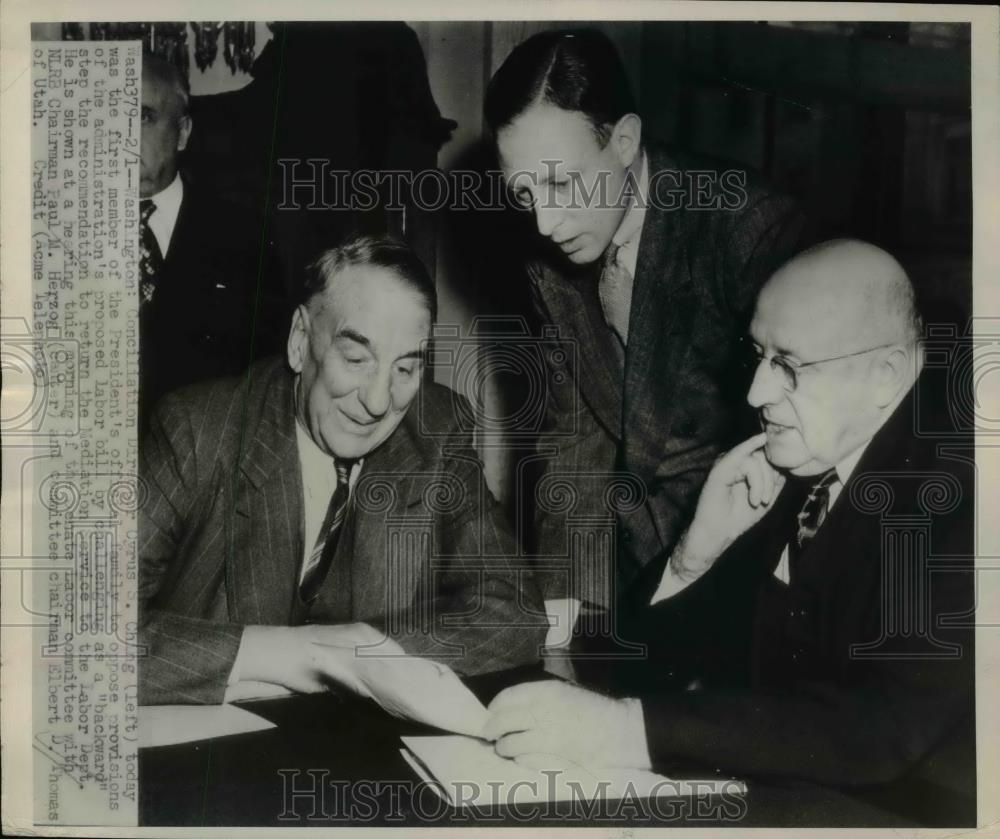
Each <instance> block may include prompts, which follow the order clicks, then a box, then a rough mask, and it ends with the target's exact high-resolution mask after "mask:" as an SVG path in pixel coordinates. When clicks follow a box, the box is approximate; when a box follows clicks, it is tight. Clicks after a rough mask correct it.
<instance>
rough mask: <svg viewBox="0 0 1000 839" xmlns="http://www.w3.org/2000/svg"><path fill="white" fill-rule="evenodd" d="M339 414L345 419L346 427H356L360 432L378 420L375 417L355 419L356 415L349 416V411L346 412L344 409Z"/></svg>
mask: <svg viewBox="0 0 1000 839" xmlns="http://www.w3.org/2000/svg"><path fill="white" fill-rule="evenodd" d="M340 414H341V416H343V417H344V419H345V420H346V422H347V425H348V427H353V428H356V429H358V430H359V431H362V432H364V431H368V430H370V429H371V428H372V427H374V426H376V425H378V420H377V419H373V420H361V419H357V418H356V417H353V416H351V415H350V414H349V413H347V412H346V411H343V410H342V411H341V412H340Z"/></svg>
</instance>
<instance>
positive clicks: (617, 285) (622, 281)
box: [597, 242, 632, 345]
mask: <svg viewBox="0 0 1000 839" xmlns="http://www.w3.org/2000/svg"><path fill="white" fill-rule="evenodd" d="M619 250H620V247H619V246H618V245H616V244H615V243H614V242H612V243H611V244H610V245H608V249H607V251H605V253H604V259H603V260H602V262H601V279H600V281H599V282H598V285H597V293H598V296H599V297H600V298H601V308H602V309H603V310H604V320H605V321H606V322H607V324H608V326H610V327H611V328H612V329H613V330H614V332H615V334H616V335H617V336H618V339H619V340H620V341H621V342H622V345H625V344H627V343H628V318H629V312H630V311H631V309H632V275H631V273H629V270H628V268H626V267H625V266H624V265H622V264H621V263H620V262H619V261H618V251H619Z"/></svg>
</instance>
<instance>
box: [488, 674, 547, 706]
mask: <svg viewBox="0 0 1000 839" xmlns="http://www.w3.org/2000/svg"><path fill="white" fill-rule="evenodd" d="M559 684H560V683H559V682H557V681H544V682H523V683H521V684H519V685H514V686H513V687H509V688H505V689H504V690H502V691H500V693H498V694H497V695H496V696H494V697H493V701H492V702H490V704H489V705H488V706H487V710H488V711H489V712H490V713H493V712H495V711H506V710H508V709H510V708H515V707H517V706H518V705H533V704H535V703H538V702H544V701H546V700H548V699H550V698H551V695H552V690H553V687H556V686H558V685H559Z"/></svg>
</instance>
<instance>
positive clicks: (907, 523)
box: [614, 376, 975, 814]
mask: <svg viewBox="0 0 1000 839" xmlns="http://www.w3.org/2000/svg"><path fill="white" fill-rule="evenodd" d="M927 381H928V379H927V377H926V376H924V377H922V378H921V379H920V380H918V385H917V387H916V388H915V391H914V392H911V394H910V395H909V396H908V397H907V398H906V399H905V400H904V401H903V402H902V403H901V404H900V406H899V407H898V409H897V410H896V411H895V412H894V414H893V415H892V416H891V417H890V419H889V420H888V421H887V422H886V423H885V425H883V427H882V428H881V429H880V430H879V431H878V433H877V434H876V435H875V436H874V438H873V439H872V440H871V442H870V443H869V445H868V447H867V448H866V450H865V452H864V454H863V455H862V457H861V460H860V461H859V462H858V465H857V467H856V468H855V470H854V472H853V473H852V475H851V476H850V478H849V479H848V481H847V484H846V485H845V486H844V487H843V489H842V492H841V495H840V497H839V498H838V499H837V501H836V503H835V504H834V505H833V506H832V508H831V509H830V512H829V514H828V516H827V518H826V520H825V522H824V524H823V525H822V527H821V528H820V529H819V531H818V532H817V534H816V536H815V537H814V538H813V540H812V541H811V542H810V543H809V545H808V546H807V548H806V550H805V552H804V554H803V555H802V557H801V563H800V567H801V570H800V571H799V572H798V573H796V574H795V575H794V576H793V579H792V582H791V584H790V585H785V584H784V583H782V582H780V581H778V580H777V578H776V577H775V576H774V573H773V572H774V569H775V567H776V566H777V564H778V562H779V559H780V557H781V554H782V551H783V549H784V547H785V545H786V544H787V541H788V539H789V538H790V536H791V534H792V533H794V532H795V518H796V514H797V512H798V511H799V510H800V509H801V507H802V503H803V501H804V498H805V494H806V493H807V492H808V487H809V482H808V481H806V482H796V481H789V482H788V483H787V484H786V485H785V487H784V488H783V490H782V492H781V494H780V495H779V497H778V499H776V501H775V506H774V508H773V509H772V510H771V511H770V512H769V513H768V514H767V515H765V517H764V518H763V519H761V521H760V522H758V524H757V525H756V526H755V527H753V528H751V529H750V530H749V531H748V532H747V533H746V534H744V536H743V537H741V538H740V539H738V540H737V541H736V542H735V543H734V544H733V545H732V546H731V547H730V549H729V550H728V551H727V552H725V553H724V554H723V555H722V556H721V557H720V558H719V559H718V560H717V562H716V564H715V565H714V566H713V567H712V568H711V569H710V570H709V571H708V572H707V573H706V574H705V575H703V576H702V577H701V578H700V579H698V580H697V581H695V582H694V583H693V584H691V585H690V586H689V587H688V588H686V589H684V590H683V591H681V592H680V593H678V594H676V595H674V596H673V597H671V598H668V599H667V600H665V601H661V602H660V603H658V604H656V605H655V606H652V607H646V608H645V609H644V610H642V609H640V608H639V606H638V604H639V603H647V604H648V603H649V601H650V599H651V596H652V594H653V592H654V591H655V589H656V585H657V583H658V581H659V578H660V575H661V573H662V570H663V567H664V565H665V558H664V557H661V558H660V560H659V561H658V562H656V563H652V564H650V565H649V566H648V567H647V570H646V571H645V572H644V574H643V576H642V577H640V578H639V580H638V581H637V583H636V586H635V589H634V590H633V591H632V592H630V598H634V600H633V604H632V609H633V610H634V612H633V613H634V614H638V616H639V617H638V618H637V619H636V621H635V623H634V625H633V626H631V627H629V628H628V629H627V630H626V631H625V634H626V635H627V636H628V637H630V638H632V640H642V641H644V642H645V643H647V645H648V652H649V660H648V661H647V662H645V663H644V664H642V665H637V666H634V667H633V668H631V674H630V676H631V677H630V678H623V677H622V673H621V672H618V673H617V674H615V679H614V680H615V681H616V682H617V683H618V686H619V689H620V690H623V691H625V692H628V693H633V694H635V693H639V694H645V698H644V699H643V708H644V712H645V719H646V729H647V735H648V742H649V748H650V754H651V755H652V757H653V762H654V765H655V766H656V767H658V768H659V769H660V770H661V771H666V768H667V767H669V766H672V765H675V764H677V763H690V762H692V761H694V762H697V763H699V764H702V765H705V766H708V767H712V768H721V769H723V770H725V771H728V772H732V773H735V774H739V775H743V776H748V775H749V776H784V777H790V778H799V779H807V780H812V781H818V782H823V783H828V784H836V785H844V786H855V785H863V784H874V783H882V782H886V781H890V780H892V779H894V778H897V777H899V776H901V775H902V774H903V773H904V772H905V771H906V770H908V769H910V768H911V767H913V766H915V765H916V764H917V763H918V761H919V762H920V766H921V768H920V771H921V772H924V770H927V771H926V772H925V773H924V777H926V778H930V777H933V778H934V779H936V783H938V784H939V785H942V786H951V787H952V788H955V787H960V786H962V785H963V784H966V783H970V784H971V785H972V787H971V789H972V792H971V793H970V792H969V790H968V788H966V789H965V790H963V792H964V793H965V794H966V795H969V794H971V795H972V796H973V798H974V783H975V751H974V744H975V740H974V731H973V729H972V726H974V719H975V717H974V714H975V706H974V676H975V673H974V666H975V656H974V647H973V640H974V634H973V620H972V616H973V609H974V605H975V599H974V577H973V572H972V561H973V556H974V528H973V524H974V523H973V510H974V506H975V504H974V499H975V495H974V484H973V468H974V467H973V463H974V461H973V443H972V438H971V436H964V437H963V436H962V435H954V436H951V437H946V438H940V437H936V436H925V434H926V431H927V430H928V429H939V428H941V427H942V426H941V425H940V424H939V423H933V422H927V416H928V415H929V414H933V413H935V412H937V411H939V409H940V408H942V407H943V406H944V405H945V404H946V403H945V402H943V400H941V399H938V398H937V397H938V394H928V392H927V389H926V388H925V387H923V385H924V383H926V382H927ZM915 395H919V396H920V399H919V400H917V399H915ZM935 406H936V407H935ZM918 407H919V411H918ZM692 679H694V680H697V681H696V682H695V686H696V687H697V686H698V685H700V688H699V689H694V690H682V689H680V688H681V686H683V685H688V684H689V683H690V682H691V681H692ZM970 733H971V734H970ZM942 755H947V756H948V757H947V759H946V760H945V758H942ZM942 761H945V762H942ZM915 771H916V770H915ZM928 773H929V774H928ZM916 790H917V787H915V786H914V787H911V795H910V797H911V798H912V797H913V796H915V795H917V794H918V793H917V792H916ZM972 812H973V814H974V812H975V810H974V807H973V810H972Z"/></svg>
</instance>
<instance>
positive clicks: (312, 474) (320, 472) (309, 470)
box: [295, 420, 361, 583]
mask: <svg viewBox="0 0 1000 839" xmlns="http://www.w3.org/2000/svg"><path fill="white" fill-rule="evenodd" d="M295 440H296V442H297V443H298V450H299V467H300V468H301V470H302V494H303V499H302V500H303V502H304V504H305V514H306V515H305V519H306V529H305V533H304V534H303V537H304V538H303V540H302V544H303V557H302V565H301V567H300V569H299V583H301V582H302V580H303V578H304V577H305V573H306V569H307V567H308V563H309V559H310V558H311V557H312V552H313V548H315V547H316V540H317V539H318V538H319V531H320V528H321V527H322V526H323V520H324V519H325V518H326V512H327V510H328V509H329V507H330V499H331V498H333V492H334V490H335V489H336V488H337V470H336V469H334V458H332V457H331V456H330V455H328V454H327V453H326V452H325V451H323V450H322V449H321V448H320V447H319V446H317V445H316V444H315V443H314V442H313V439H312V437H310V436H309V432H308V431H306V430H305V429H304V428H303V427H302V423H300V422H298V421H297V420H296V422H295ZM360 473H361V461H360V460H358V461H356V462H355V464H354V466H352V467H351V474H350V476H349V477H348V479H347V488H348V491H349V492H351V493H353V492H354V485H355V484H356V483H357V481H358V475H359V474H360Z"/></svg>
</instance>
